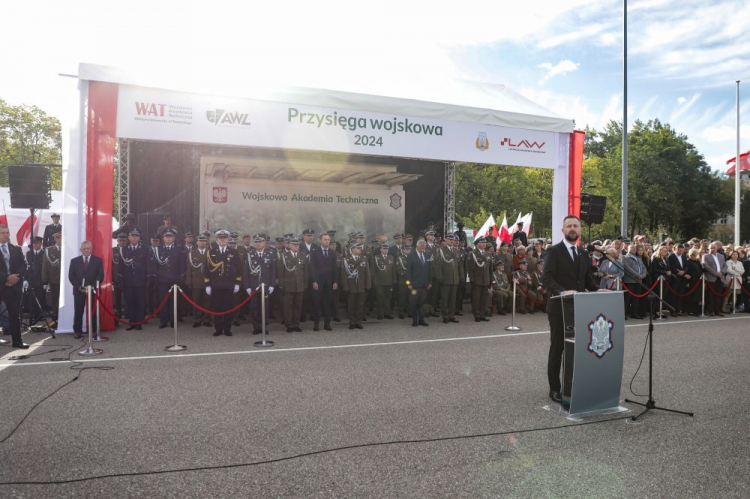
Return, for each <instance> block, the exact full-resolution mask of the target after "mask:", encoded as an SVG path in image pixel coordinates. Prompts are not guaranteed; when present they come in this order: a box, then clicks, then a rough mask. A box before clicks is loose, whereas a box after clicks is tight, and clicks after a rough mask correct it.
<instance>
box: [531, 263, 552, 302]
mask: <svg viewBox="0 0 750 499" xmlns="http://www.w3.org/2000/svg"><path fill="white" fill-rule="evenodd" d="M536 263H537V269H536V270H535V271H534V272H532V273H531V288H532V289H533V290H534V293H535V294H536V299H537V301H544V302H546V301H547V298H548V297H549V293H547V289H546V288H545V287H544V285H543V284H542V273H543V272H544V268H541V269H540V268H539V264H540V263H543V262H542V261H541V260H537V262H536ZM539 308H540V309H541V310H544V305H539Z"/></svg>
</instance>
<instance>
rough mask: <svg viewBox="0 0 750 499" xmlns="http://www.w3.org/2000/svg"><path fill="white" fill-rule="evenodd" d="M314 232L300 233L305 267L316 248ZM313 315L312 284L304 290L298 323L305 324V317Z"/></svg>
mask: <svg viewBox="0 0 750 499" xmlns="http://www.w3.org/2000/svg"><path fill="white" fill-rule="evenodd" d="M314 236H315V231H314V230H312V229H305V230H303V231H302V244H300V247H299V250H300V252H301V253H302V254H303V255H305V257H306V258H307V265H310V253H312V251H313V249H315V248H317V247H318V245H317V244H315V243H314V242H313V237H314ZM312 315H313V296H312V282H308V283H307V287H306V288H305V294H304V295H303V296H302V315H301V316H300V320H299V321H300V322H305V321H306V320H307V317H308V316H309V317H312Z"/></svg>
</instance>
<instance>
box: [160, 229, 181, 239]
mask: <svg viewBox="0 0 750 499" xmlns="http://www.w3.org/2000/svg"><path fill="white" fill-rule="evenodd" d="M161 235H162V236H172V237H174V236H176V235H177V232H175V231H173V230H172V229H167V230H165V231H164V232H162V234H161Z"/></svg>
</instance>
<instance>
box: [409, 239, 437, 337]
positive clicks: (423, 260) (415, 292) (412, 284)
mask: <svg viewBox="0 0 750 499" xmlns="http://www.w3.org/2000/svg"><path fill="white" fill-rule="evenodd" d="M426 246H427V242H426V241H425V240H424V239H420V240H419V241H417V250H416V251H413V252H412V253H411V254H410V255H409V258H408V260H407V261H406V283H407V288H408V289H409V291H410V292H411V297H410V298H411V319H412V322H411V325H412V327H417V325H419V326H429V324H427V323H426V322H425V320H424V314H423V313H422V307H423V306H424V304H425V303H427V290H429V289H430V288H431V287H432V262H431V261H430V256H429V255H427V254H426V253H425V247H426Z"/></svg>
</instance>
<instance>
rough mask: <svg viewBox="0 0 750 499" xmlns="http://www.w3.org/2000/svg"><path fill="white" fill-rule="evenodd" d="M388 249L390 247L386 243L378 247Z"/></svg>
mask: <svg viewBox="0 0 750 499" xmlns="http://www.w3.org/2000/svg"><path fill="white" fill-rule="evenodd" d="M390 248H391V245H390V244H388V243H383V244H381V245H380V249H390Z"/></svg>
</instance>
